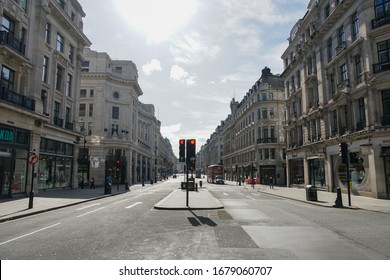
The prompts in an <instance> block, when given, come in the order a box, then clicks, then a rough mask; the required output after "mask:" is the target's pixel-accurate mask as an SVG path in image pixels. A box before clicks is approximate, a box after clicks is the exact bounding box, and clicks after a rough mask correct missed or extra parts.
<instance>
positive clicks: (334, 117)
mask: <svg viewBox="0 0 390 280" xmlns="http://www.w3.org/2000/svg"><path fill="white" fill-rule="evenodd" d="M332 118H333V129H332V136H336V134H337V130H338V125H337V111H336V110H334V111H333V114H332Z"/></svg>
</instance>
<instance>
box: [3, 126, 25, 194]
mask: <svg viewBox="0 0 390 280" xmlns="http://www.w3.org/2000/svg"><path fill="white" fill-rule="evenodd" d="M29 144H30V132H29V131H27V130H23V129H19V128H15V127H11V126H7V125H0V197H12V195H13V194H21V193H25V192H26V182H27V167H28V166H27V154H28V151H29Z"/></svg>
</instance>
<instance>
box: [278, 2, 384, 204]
mask: <svg viewBox="0 0 390 280" xmlns="http://www.w3.org/2000/svg"><path fill="white" fill-rule="evenodd" d="M388 4H389V3H388V1H374V0H370V1H366V0H364V1H363V0H355V1H353V0H344V1H337V0H330V1H313V0H312V1H310V2H309V5H308V11H307V13H306V14H305V15H304V17H303V18H302V19H301V20H299V21H298V22H297V23H296V25H295V26H294V27H293V29H292V30H291V33H290V37H289V46H288V48H287V49H286V50H285V52H284V53H283V55H282V59H283V61H284V72H283V74H282V77H283V79H284V84H285V92H286V96H287V126H286V133H287V185H288V186H289V187H291V186H304V185H316V186H317V187H319V188H323V189H325V190H327V191H335V190H336V188H337V187H339V186H340V187H341V188H342V189H343V191H346V190H347V182H346V178H347V176H346V174H347V172H349V173H350V175H351V176H350V178H352V191H353V192H354V193H356V194H361V195H368V196H372V197H377V198H389V197H390V132H389V130H388V129H389V126H390V101H389V100H390V83H389V81H390V71H389V70H390V67H389V65H390V56H389V53H390V43H389V42H390V13H389V11H388V9H387V8H386V7H387V5H388ZM341 142H345V143H347V144H348V145H349V160H350V164H349V170H347V166H346V165H345V164H342V163H341V160H340V157H339V153H340V152H339V144H340V143H341Z"/></svg>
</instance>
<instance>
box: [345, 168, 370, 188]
mask: <svg viewBox="0 0 390 280" xmlns="http://www.w3.org/2000/svg"><path fill="white" fill-rule="evenodd" d="M338 173H339V179H340V181H341V183H342V184H343V185H344V187H347V165H345V164H340V165H339V168H338ZM365 176H366V173H365V170H364V167H363V165H362V163H354V164H350V165H349V179H350V181H351V183H352V188H353V189H358V188H359V186H360V184H361V183H362V182H363V180H364V178H365Z"/></svg>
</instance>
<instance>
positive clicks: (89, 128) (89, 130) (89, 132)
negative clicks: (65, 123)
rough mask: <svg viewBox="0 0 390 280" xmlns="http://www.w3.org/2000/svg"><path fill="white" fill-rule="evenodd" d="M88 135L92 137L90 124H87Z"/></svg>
mask: <svg viewBox="0 0 390 280" xmlns="http://www.w3.org/2000/svg"><path fill="white" fill-rule="evenodd" d="M88 135H92V122H89V123H88Z"/></svg>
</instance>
